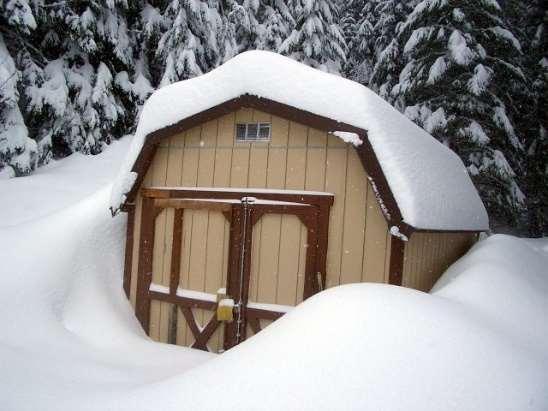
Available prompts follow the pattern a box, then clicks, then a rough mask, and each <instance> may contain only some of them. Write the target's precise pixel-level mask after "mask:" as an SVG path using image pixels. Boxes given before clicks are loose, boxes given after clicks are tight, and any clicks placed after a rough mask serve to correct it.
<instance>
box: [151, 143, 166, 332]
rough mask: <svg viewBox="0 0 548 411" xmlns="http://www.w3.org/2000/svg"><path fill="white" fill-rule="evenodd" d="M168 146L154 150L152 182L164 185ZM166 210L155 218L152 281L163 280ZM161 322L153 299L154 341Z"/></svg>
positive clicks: (160, 281)
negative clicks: (154, 160)
mask: <svg viewBox="0 0 548 411" xmlns="http://www.w3.org/2000/svg"><path fill="white" fill-rule="evenodd" d="M168 146H169V143H168V141H166V142H165V143H164V145H161V146H160V147H158V150H157V151H156V159H157V161H156V162H155V163H154V164H153V165H154V169H153V170H152V184H153V185H157V186H165V184H166V178H167V159H168ZM166 215H167V213H166V211H162V212H161V213H160V214H159V215H158V217H157V218H156V222H155V226H154V230H155V234H154V238H155V241H154V249H153V257H152V282H153V283H156V284H161V283H162V280H163V264H164V256H165V248H166V247H165V232H166ZM160 324H161V303H160V302H157V301H153V302H152V304H151V306H150V337H151V338H152V339H153V340H155V341H160Z"/></svg>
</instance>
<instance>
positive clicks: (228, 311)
mask: <svg viewBox="0 0 548 411" xmlns="http://www.w3.org/2000/svg"><path fill="white" fill-rule="evenodd" d="M233 312H234V300H232V299H230V298H225V299H223V300H221V301H219V305H218V306H217V321H226V322H229V323H230V322H232V321H233V320H234V314H233Z"/></svg>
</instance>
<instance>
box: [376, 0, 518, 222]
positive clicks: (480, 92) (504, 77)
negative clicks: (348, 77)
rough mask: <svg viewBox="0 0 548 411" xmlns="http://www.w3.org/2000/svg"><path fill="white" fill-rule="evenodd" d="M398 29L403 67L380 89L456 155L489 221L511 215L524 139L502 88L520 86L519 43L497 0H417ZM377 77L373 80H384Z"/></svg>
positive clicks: (514, 209)
mask: <svg viewBox="0 0 548 411" xmlns="http://www.w3.org/2000/svg"><path fill="white" fill-rule="evenodd" d="M398 31H399V36H398V38H397V42H398V46H397V47H395V49H396V50H397V52H398V53H401V54H400V55H402V56H403V59H404V62H405V66H404V67H403V68H402V69H401V71H400V72H399V77H398V78H397V83H396V84H395V85H394V86H392V87H390V86H388V87H386V92H389V93H390V94H391V95H392V98H393V99H398V98H401V99H402V101H403V102H404V105H405V107H406V109H405V113H406V114H407V115H408V116H409V117H410V118H411V119H413V120H414V121H415V122H417V123H418V124H419V125H421V126H422V127H424V128H425V129H426V131H428V132H429V133H431V134H432V135H434V136H435V137H436V138H438V139H439V140H440V141H442V142H443V143H445V144H447V145H448V146H450V147H451V148H452V149H453V150H455V151H456V152H457V153H458V154H459V155H460V157H461V158H462V159H463V161H464V162H465V164H466V165H467V166H468V170H469V172H470V173H471V174H472V176H473V177H474V180H475V181H476V184H477V186H478V188H479V190H480V192H481V193H482V197H483V199H484V201H485V203H486V205H487V207H488V208H489V209H490V211H491V215H492V217H494V220H498V221H499V222H512V221H515V220H516V219H517V218H518V216H519V213H520V211H521V210H522V208H523V203H524V195H523V192H522V190H521V188H520V186H519V184H518V183H519V179H518V178H517V174H518V173H520V172H521V164H520V161H519V158H520V156H521V155H522V154H521V153H522V152H523V149H524V145H523V138H522V137H523V136H522V135H521V134H520V132H519V130H517V129H516V117H517V116H518V115H519V114H518V113H519V107H517V106H516V105H515V101H514V100H513V99H512V97H511V96H510V93H508V90H509V87H511V88H512V89H516V88H523V87H526V84H525V76H524V73H523V70H522V68H521V65H520V55H521V53H522V50H521V44H520V42H519V41H518V39H517V38H516V37H515V36H514V34H513V33H512V32H511V31H510V30H509V27H508V26H507V24H506V22H505V20H504V16H503V13H502V9H501V7H500V5H499V3H498V2H497V1H496V0H480V1H479V2H478V1H476V0H474V1H472V0H444V1H439V0H423V1H422V2H420V3H419V4H418V5H417V6H416V7H415V9H414V11H413V12H412V13H411V14H410V15H409V17H408V19H407V20H406V22H405V24H403V25H402V26H401V27H400V28H399V30H398ZM380 77H381V78H379V84H380V83H382V82H383V81H385V80H386V79H388V76H387V75H385V76H380ZM388 84H390V83H389V82H388Z"/></svg>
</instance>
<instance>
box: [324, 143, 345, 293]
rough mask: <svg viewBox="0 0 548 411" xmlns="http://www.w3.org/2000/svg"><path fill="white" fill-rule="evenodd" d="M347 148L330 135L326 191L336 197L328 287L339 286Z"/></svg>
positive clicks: (330, 229)
mask: <svg viewBox="0 0 548 411" xmlns="http://www.w3.org/2000/svg"><path fill="white" fill-rule="evenodd" d="M346 161H347V146H346V144H345V143H344V142H343V141H342V140H341V139H339V138H338V137H336V136H334V135H332V134H329V135H328V139H327V159H326V171H325V191H327V192H329V193H333V194H334V195H335V201H334V203H333V207H332V208H331V214H330V216H329V248H328V250H327V279H326V283H327V284H326V286H327V287H333V286H336V285H339V282H340V274H341V255H342V237H343V218H344V206H345V204H344V202H345V189H346Z"/></svg>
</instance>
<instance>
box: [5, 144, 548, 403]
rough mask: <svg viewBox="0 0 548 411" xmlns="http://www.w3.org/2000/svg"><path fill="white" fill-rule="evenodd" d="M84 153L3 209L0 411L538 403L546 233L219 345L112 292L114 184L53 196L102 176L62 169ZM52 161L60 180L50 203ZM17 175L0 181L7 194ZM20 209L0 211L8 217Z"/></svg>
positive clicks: (117, 289)
mask: <svg viewBox="0 0 548 411" xmlns="http://www.w3.org/2000/svg"><path fill="white" fill-rule="evenodd" d="M86 161H88V160H87V159H86V160H84V159H81V160H75V159H74V158H73V159H72V160H63V162H60V163H59V164H58V165H57V166H56V168H55V169H52V170H48V169H46V170H44V172H43V173H41V174H38V175H35V176H33V177H32V179H31V180H26V182H25V184H27V185H25V192H24V193H25V194H24V195H26V196H29V198H30V197H31V196H32V194H31V193H32V191H33V190H36V193H37V194H36V197H35V199H34V200H35V201H33V202H30V201H29V207H27V208H26V209H25V210H22V211H21V213H25V214H24V217H25V218H21V221H22V220H25V221H26V222H20V223H18V224H12V226H10V227H7V226H8V225H10V224H8V222H7V221H1V224H0V227H3V228H0V261H2V265H1V266H0V267H1V268H0V301H2V303H3V309H2V310H1V311H0V319H1V320H2V325H3V327H2V332H0V409H1V410H2V411H4V410H5V411H9V410H17V411H22V410H33V411H34V410H71V411H72V410H101V411H104V410H181V409H184V410H209V409H211V410H223V409H224V410H232V409H264V410H270V409H272V410H280V409H289V410H292V409H294V410H306V409H310V410H312V409H313V410H334V409H338V410H339V409H356V410H358V409H359V410H379V409H386V410H400V409H401V410H470V409H482V410H545V409H547V408H548V390H547V389H546V381H548V321H546V314H547V313H548V273H547V270H546V267H547V265H548V241H546V240H538V241H532V240H520V239H517V238H514V237H509V236H493V237H491V238H488V239H487V240H485V241H482V242H480V243H479V244H477V245H476V246H475V247H474V248H473V249H472V251H471V252H470V253H469V254H468V255H467V256H466V257H464V258H463V259H462V260H460V261H459V262H458V263H457V264H455V265H454V266H453V267H452V268H451V269H450V270H449V271H448V272H447V273H446V275H445V276H444V277H443V278H442V279H441V280H440V282H439V283H438V285H437V286H436V287H435V290H434V291H433V292H432V293H431V294H425V293H421V292H417V291H414V290H409V289H404V288H401V287H394V286H388V285H377V284H358V285H347V286H343V287H338V288H335V289H331V290H327V291H325V292H323V293H321V294H319V295H317V296H315V297H313V298H311V299H309V300H308V301H307V302H305V303H304V304H302V305H301V306H299V307H297V308H296V309H294V310H293V311H292V312H290V313H289V314H288V315H286V316H285V317H283V318H282V319H281V320H279V321H278V322H276V323H275V324H273V325H272V326H270V327H268V328H267V329H266V330H264V331H263V332H261V333H260V334H259V335H257V336H256V337H253V338H252V339H250V340H248V341H246V342H245V343H243V344H241V345H240V346H238V347H236V348H234V349H233V350H231V351H229V352H227V353H225V354H223V355H220V356H215V355H212V354H207V353H202V352H198V351H195V350H191V349H186V348H181V347H174V346H167V345H164V344H157V343H153V342H151V341H150V340H148V338H147V337H146V336H144V335H143V333H142V332H141V330H140V328H139V326H138V324H137V322H136V321H135V319H134V317H133V314H132V312H131V309H130V307H129V304H128V303H127V301H126V300H125V296H124V295H123V292H122V286H121V274H122V264H123V251H122V250H123V246H124V216H118V217H116V218H115V219H112V218H111V217H110V214H109V213H108V203H109V192H110V187H108V186H107V187H105V188H102V189H100V190H98V191H97V192H95V193H94V194H92V195H89V192H88V191H87V190H82V191H80V195H81V201H76V202H75V198H76V197H75V196H74V195H72V194H71V195H69V194H66V195H65V194H63V192H65V191H66V192H67V193H68V192H70V190H69V187H71V185H72V186H74V187H75V186H76V185H78V186H82V185H84V186H86V187H88V189H89V190H92V188H93V187H94V184H97V182H96V181H95V180H94V179H95V178H99V177H95V176H94V175H93V173H87V175H85V176H82V177H81V178H78V179H73V178H71V177H70V174H71V173H68V172H67V173H65V172H62V168H63V167H64V166H65V165H66V164H71V167H72V166H74V167H76V168H78V167H80V166H81V167H84V164H85V162H86ZM95 161H96V166H97V167H98V168H102V167H105V165H106V164H108V163H109V161H110V160H108V155H106V154H105V156H103V155H101V156H98V157H97V158H95ZM102 161H104V163H102ZM78 163H80V165H78ZM67 167H68V166H67ZM113 169H114V167H113ZM50 173H58V174H57V176H56V180H57V181H58V183H59V184H60V186H61V185H63V184H64V185H65V186H64V188H65V190H59V191H56V192H55V193H56V194H55V196H53V197H55V198H53V199H50V200H48V199H47V198H46V197H43V196H41V195H39V193H40V188H44V187H45V185H47V184H48V181H49V177H48V175H49V174H50ZM100 174H101V173H98V175H100ZM101 178H103V177H101ZM63 179H64V180H63ZM12 181H13V180H12ZM15 181H17V180H15ZM18 187H19V186H18V185H16V184H11V182H10V184H4V182H0V190H1V191H2V193H3V194H5V195H8V196H10V195H15V196H17V195H22V194H21V193H19V192H18ZM31 205H32V206H31ZM46 206H47V207H49V208H48V210H49V211H48V215H47V216H44V217H39V216H41V215H43V212H42V208H43V207H46ZM14 207H16V204H15V203H9V202H7V203H2V204H1V205H0V216H5V215H10V216H15V217H13V218H14V219H15V218H16V217H17V214H18V212H17V210H16V209H15V208H14ZM33 213H35V215H36V218H34V219H32V218H31V216H32V214H33ZM2 218H4V217H2ZM373 312H374V313H375V315H370V313H373Z"/></svg>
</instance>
